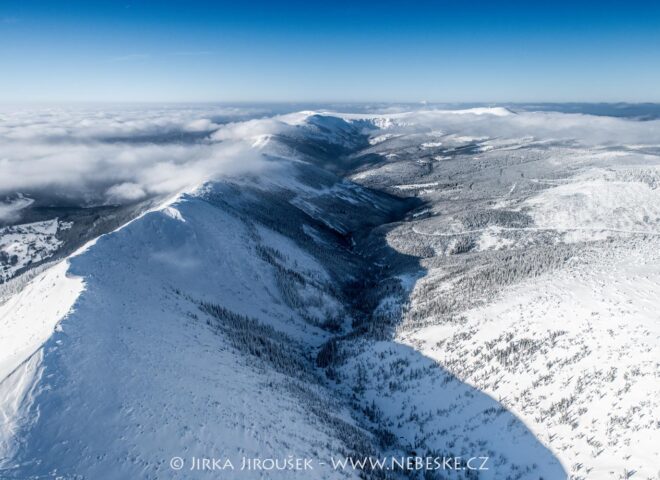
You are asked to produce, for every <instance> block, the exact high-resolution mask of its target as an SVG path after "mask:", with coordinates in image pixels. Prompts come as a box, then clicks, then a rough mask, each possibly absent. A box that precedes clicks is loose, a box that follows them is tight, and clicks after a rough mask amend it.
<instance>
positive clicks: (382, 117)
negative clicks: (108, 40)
mask: <svg viewBox="0 0 660 480" xmlns="http://www.w3.org/2000/svg"><path fill="white" fill-rule="evenodd" d="M160 113H161V116H159V115H158V114H155V113H153V112H151V113H148V112H147V113H145V114H141V113H140V112H135V111H131V112H111V113H108V114H107V115H98V116H96V117H95V118H90V119H87V120H86V121H85V120H84V115H83V116H82V118H81V116H80V115H79V114H72V113H69V114H67V115H66V116H64V117H63V119H62V122H61V124H62V125H64V126H65V127H61V128H60V127H57V128H56V127H55V124H56V123H57V122H56V119H57V117H56V116H51V117H50V118H51V120H49V121H50V122H52V125H51V127H52V128H46V129H43V130H41V131H40V130H39V129H38V128H37V127H36V126H32V125H30V124H29V121H28V120H26V119H29V116H26V115H23V116H21V115H13V116H10V119H11V121H10V122H7V121H6V118H5V123H4V124H2V128H0V133H2V134H3V135H4V136H3V138H2V141H3V142H4V143H5V144H6V145H8V146H10V147H12V148H8V149H7V150H6V151H7V152H8V153H7V154H8V155H9V156H10V157H11V158H10V159H9V161H10V162H19V161H21V162H25V163H24V164H23V165H22V167H21V168H23V169H24V170H23V171H24V172H28V171H29V170H30V169H31V168H33V167H38V166H39V162H38V161H37V160H34V164H32V165H31V164H30V162H32V161H33V160H31V159H30V158H27V157H26V156H25V153H24V151H23V150H21V142H23V141H24V140H23V139H28V140H27V141H29V142H32V143H34V144H36V145H38V148H39V149H40V151H39V153H40V154H44V152H45V151H46V150H47V152H46V153H48V155H51V157H50V158H52V159H56V158H58V157H57V154H58V148H59V147H58V146H57V145H58V142H60V144H61V143H62V142H64V143H65V144H66V143H67V142H68V141H69V140H68V139H70V138H74V139H75V140H76V141H75V142H71V146H70V148H71V150H70V152H72V153H75V154H76V155H79V156H80V159H81V160H82V161H84V162H87V161H91V162H92V165H95V166H96V168H97V169H99V171H105V169H108V168H109V166H111V158H112V157H113V155H119V156H120V158H121V159H122V162H124V166H127V165H128V166H129V167H130V166H133V167H135V168H137V170H135V171H136V172H138V174H137V175H133V174H132V173H131V172H133V170H131V168H125V169H124V170H122V172H123V173H122V175H124V176H121V175H120V176H119V177H116V178H113V179H112V180H111V181H110V180H108V181H107V182H106V181H105V179H102V178H100V177H98V176H97V175H92V174H84V175H79V170H77V169H76V168H71V169H69V170H70V172H69V173H67V174H66V175H70V177H69V178H61V179H60V180H61V181H62V182H64V183H66V184H69V183H71V182H72V181H73V182H74V183H76V182H78V187H77V190H80V192H85V193H84V195H88V192H89V188H90V187H91V186H93V185H98V184H99V182H100V184H102V185H103V188H102V189H101V190H99V192H100V195H99V197H98V198H97V199H96V200H97V201H109V200H110V199H114V200H116V199H117V198H120V197H121V198H122V199H124V200H126V201H128V199H130V198H132V197H134V196H137V197H140V198H142V196H144V195H147V196H148V195H161V196H162V197H161V200H160V203H159V206H158V207H156V208H152V210H151V211H149V212H147V213H145V214H144V215H142V216H140V217H138V218H136V219H135V220H134V221H132V222H131V223H129V224H127V225H125V226H124V227H123V228H119V229H117V230H114V231H112V232H109V233H108V234H107V235H104V236H102V237H101V238H99V239H98V240H97V241H96V242H94V243H92V244H89V245H88V246H87V247H86V248H85V249H83V250H81V251H79V252H77V253H76V254H74V255H73V256H71V257H70V258H68V259H66V260H60V261H58V262H54V264H53V266H49V265H44V267H43V268H44V271H39V270H38V269H33V270H30V271H28V274H25V275H26V276H25V277H19V278H18V279H15V280H14V281H13V282H14V283H11V282H10V283H8V284H7V285H8V286H7V287H5V289H4V290H0V302H1V303H0V332H1V333H0V378H2V379H3V380H2V381H1V382H2V383H0V393H1V395H0V409H1V413H2V415H0V422H1V424H0V469H1V470H0V476H6V477H8V478H14V479H24V478H40V476H56V474H59V475H62V476H63V477H64V478H75V476H76V475H81V476H84V477H85V478H94V479H103V478H113V479H114V478H169V477H170V476H171V475H172V474H173V473H174V472H172V471H171V470H170V467H169V465H168V461H169V459H170V458H171V457H173V456H181V457H185V458H189V457H190V456H193V455H194V456H199V457H203V456H213V455H216V456H217V455H219V453H218V452H222V455H221V456H225V457H227V456H229V457H239V456H242V455H247V456H262V457H269V456H285V455H288V454H291V455H296V456H301V457H313V458H316V459H327V458H328V457H330V456H331V455H339V456H340V455H344V454H347V453H354V454H355V453H357V454H362V453H365V452H368V453H369V454H373V455H376V456H379V455H384V454H391V455H409V454H410V452H415V454H422V455H426V454H441V455H442V454H444V455H461V456H467V457H469V456H472V455H476V456H482V455H486V456H488V457H490V465H489V467H490V469H489V470H488V471H482V472H479V474H480V476H479V478H483V479H489V478H492V479H505V478H519V479H538V478H540V477H542V478H545V479H546V480H547V479H552V480H554V479H559V478H564V477H565V476H566V474H569V475H570V476H571V477H572V478H574V479H581V478H589V479H596V480H598V479H605V478H612V479H615V478H622V476H625V475H629V476H630V475H633V476H632V478H637V477H639V478H653V475H656V474H657V468H656V466H657V465H658V463H659V458H658V451H657V447H655V445H657V444H658V443H660V438H658V433H657V432H658V428H657V421H658V419H657V412H658V407H659V406H658V400H657V399H658V398H660V391H659V388H658V382H657V378H656V375H657V358H658V352H657V344H658V337H659V336H660V332H659V330H658V322H657V321H658V314H657V312H658V311H660V301H659V300H658V299H659V298H660V270H659V269H658V261H659V260H660V258H658V252H660V197H659V196H658V191H659V189H658V187H659V186H660V173H659V172H660V156H659V155H660V150H659V148H658V145H659V144H660V137H659V135H660V134H659V133H658V132H660V125H659V124H658V123H659V122H658V121H647V122H639V121H634V120H627V119H615V118H610V117H591V116H586V115H580V114H571V115H569V114H562V113H553V112H545V113H533V112H515V111H512V110H510V109H505V108H494V109H489V108H477V109H469V110H463V111H445V110H443V111H433V110H418V111H413V112H401V113H396V114H383V113H374V114H364V113H360V114H356V113H352V114H337V113H332V112H322V114H317V113H316V112H311V111H305V112H299V113H293V114H291V113H289V114H283V115H279V116H274V117H270V118H264V119H252V120H245V121H243V119H238V121H237V119H236V118H234V119H233V120H234V122H232V123H227V124H224V123H223V122H220V121H219V120H218V119H217V118H215V117H213V116H212V115H210V114H208V113H207V112H206V111H204V112H200V111H198V110H184V111H172V110H165V111H164V112H160ZM234 113H235V112H234ZM163 116H164V118H162V117H163ZM19 120H20V121H19ZM81 122H82V123H81ZM44 132H45V133H44ZM159 132H166V133H168V134H172V132H175V133H176V135H180V134H181V135H183V136H182V137H180V138H183V139H184V140H183V141H181V142H179V143H175V144H174V145H173V146H172V144H171V143H164V144H163V143H159V142H161V139H160V136H159ZM181 132H183V133H181ZM191 134H192V135H193V136H192V137H189V135H191ZM198 134H199V135H200V136H199V137H197V135H198ZM52 138H57V142H54V141H52ZM108 138H110V139H111V140H108ZM127 138H128V139H131V141H133V140H135V141H136V142H137V143H136V144H135V145H133V144H129V143H130V142H127V140H126V139H127ZM177 138H179V137H177ZM191 138H192V139H191ZM90 139H91V140H90ZM187 142H190V143H187ZM97 147H98V148H99V150H98V151H97V150H95V148H97ZM31 148H37V147H34V146H33V147H31ZM67 148H69V147H67ZM187 149H190V150H187ZM187 151H188V152H192V156H191V161H190V162H189V163H187V162H186V160H185V158H186V152H187ZM16 152H19V153H16ZM20 152H23V153H20ZM172 154H174V155H175V160H174V161H173V162H172V163H171V164H170V162H168V161H167V160H165V159H166V158H168V155H172ZM12 155H15V157H12ZM161 155H162V156H161ZM40 158H43V155H42V157H40ZM170 158H171V157H170ZM241 158H245V159H246V161H245V162H243V163H242V164H241ZM237 162H238V164H236V163H237ZM235 164H236V165H235ZM164 165H167V168H165V171H166V172H168V174H169V175H171V176H174V177H176V178H174V179H172V181H170V180H169V179H167V178H165V177H163V176H161V173H162V172H163V168H164V167H163V166H164ZM69 170H67V171H69ZM156 170H159V171H160V172H161V173H159V176H158V178H156V179H154V178H150V177H149V173H150V172H154V171H156ZM329 171H330V172H332V173H328V172H329ZM34 178H36V180H35V181H38V176H36V177H34ZM206 180H210V181H209V182H207V181H206ZM3 181H5V182H7V181H8V180H6V179H4V180H3ZM85 182H91V183H90V184H89V185H87V184H85ZM35 185H36V184H35ZM35 185H27V184H26V183H25V182H23V183H21V184H20V185H16V186H15V192H19V190H18V189H19V188H20V189H23V190H24V189H25V188H36V186H35ZM5 188H8V187H7V185H5ZM369 189H372V190H369ZM35 192H36V190H35ZM181 192H183V193H181ZM379 192H380V193H379ZM20 193H21V195H22V194H23V193H24V192H20ZM28 193H29V192H28ZM32 193H33V196H36V195H35V194H34V192H32ZM386 194H391V195H393V196H394V197H389V196H387V195H386ZM81 195H82V193H81ZM168 195H174V197H169V198H168V199H167V200H166V201H165V200H163V199H164V198H165V197H166V196H168ZM137 197H135V198H137ZM395 197H417V198H418V200H419V201H418V202H417V204H415V205H413V204H412V203H410V204H408V205H410V206H409V207H408V208H412V210H411V211H409V212H408V214H407V215H406V216H405V218H403V219H402V221H400V222H397V223H393V224H390V225H388V226H387V227H386V228H382V227H381V228H375V229H374V227H378V226H379V225H383V224H386V223H388V222H390V221H391V218H392V211H394V210H395V209H397V208H402V207H401V205H400V204H399V203H397V202H400V201H399V200H397V199H396V198H395ZM17 198H21V199H22V198H27V197H22V196H21V197H17ZM85 198H88V197H85ZM135 198H133V200H135ZM133 200H131V201H133ZM23 203H25V204H26V205H21V208H22V209H23V208H25V209H29V208H31V207H30V205H28V204H27V203H26V202H23ZM11 214H12V218H14V220H12V221H13V224H12V225H10V226H6V227H4V228H3V229H2V231H1V232H2V233H1V236H0V250H1V251H3V252H5V255H9V254H11V255H14V256H15V258H16V261H15V262H14V264H13V266H9V267H5V269H4V270H3V274H4V275H5V277H6V278H10V277H11V276H13V275H14V274H15V273H16V272H18V270H19V269H20V268H24V267H25V266H29V265H30V263H29V262H34V263H35V264H36V263H39V262H41V261H44V260H47V259H49V258H55V257H53V256H54V255H56V253H57V251H58V249H59V248H61V244H60V243H58V242H60V241H61V240H60V239H59V238H60V237H58V232H60V231H61V230H62V229H67V228H71V226H70V225H68V224H67V223H63V222H61V221H58V219H57V218H52V219H49V220H46V221H43V222H37V223H24V224H21V223H20V221H16V220H15V215H18V214H20V212H19V213H16V212H13V211H12V213H11ZM372 230H373V231H372ZM370 231H371V234H370V235H368V234H369V232H370ZM60 235H61V232H60ZM3 265H5V264H3ZM6 265H8V264H6ZM12 269H13V270H12ZM30 272H34V273H33V274H32V275H30ZM367 274H368V275H370V280H371V283H367V285H366V286H364V287H362V286H360V285H362V283H360V282H361V281H362V280H363V278H362V277H363V276H365V275H367ZM21 278H23V280H21ZM352 296H355V297H356V298H353V297H352ZM203 302H207V304H213V305H216V306H220V307H222V308H224V309H226V311H228V312H231V315H229V314H226V313H224V314H222V315H221V316H220V317H214V316H213V315H211V314H209V311H208V310H204V309H203V308H202V306H203V305H204V303H203ZM367 309H368V315H369V317H368V318H369V323H368V325H369V328H367V329H365V330H355V331H354V332H353V333H354V334H353V335H347V333H349V332H350V330H351V328H352V325H355V324H356V321H357V320H360V318H362V317H361V315H364V314H365V310H367ZM223 315H224V316H223ZM232 315H233V316H232ZM241 316H245V318H246V319H248V320H245V319H243V317H241ZM360 321H363V320H360ZM245 322H247V323H245ZM250 322H254V323H250ZM358 323H359V322H358ZM264 326H268V328H266V327H264ZM271 327H272V329H270V328H271ZM333 339H334V340H333ZM331 341H336V342H337V343H336V345H337V346H336V348H337V352H339V353H337V354H336V355H335V357H336V358H334V360H333V362H334V363H331V364H330V366H329V367H328V366H326V365H325V364H323V365H322V366H319V365H321V364H320V363H319V362H317V361H316V356H317V355H318V353H319V352H320V351H323V349H324V347H326V346H327V345H328V342H331ZM255 345H257V347H255ZM384 439H387V441H386V442H384ZM197 473H199V474H200V476H201V475H203V472H197ZM223 473H224V474H225V475H226V477H227V478H254V477H246V476H245V475H241V473H240V472H233V473H229V472H223ZM442 473H443V475H446V476H447V477H448V478H462V476H463V472H460V471H459V472H442ZM292 475H294V474H292V473H291V472H262V473H261V474H260V476H259V477H258V478H291V477H292ZM358 475H359V472H357V471H353V470H345V471H342V472H337V471H332V470H331V469H329V467H327V466H325V467H319V468H318V469H317V470H315V471H314V472H302V473H300V474H298V477H296V478H343V477H344V476H349V477H350V476H358ZM395 476H396V475H395ZM3 478H4V477H3ZM182 478H183V477H182ZM186 478H187V477H186Z"/></svg>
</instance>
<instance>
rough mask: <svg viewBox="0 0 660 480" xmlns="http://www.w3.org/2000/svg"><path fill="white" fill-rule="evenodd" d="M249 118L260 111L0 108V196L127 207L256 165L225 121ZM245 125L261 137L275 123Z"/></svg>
mask: <svg viewBox="0 0 660 480" xmlns="http://www.w3.org/2000/svg"><path fill="white" fill-rule="evenodd" d="M253 115H257V116H259V115H263V112H260V111H257V110H249V109H246V110H237V109H224V110H223V109H208V110H205V109H198V108H197V109H182V108H176V109H154V108H145V109H130V110H129V109H127V110H121V109H116V108H115V109H112V110H92V109H84V110H82V109H78V110H76V109H47V110H32V111H28V110H22V111H0V198H2V197H1V196H7V195H15V194H16V193H19V192H20V193H22V194H25V195H28V196H30V195H35V196H43V195H48V196H50V197H56V198H61V199H65V200H66V199H69V200H71V201H75V202H77V203H82V204H104V203H127V202H134V201H139V200H142V199H145V198H148V197H152V196H155V195H163V194H169V193H172V192H176V191H178V190H181V189H184V188H186V187H188V186H191V185H195V184H198V183H200V182H203V181H205V180H208V179H212V178H214V177H217V176H218V175H223V174H234V173H240V172H242V171H247V170H255V169H258V168H262V167H263V163H264V162H263V158H262V156H261V153H260V151H259V150H258V149H255V148H253V147H252V141H251V137H252V135H249V133H250V132H249V131H245V130H242V129H240V128H237V127H235V125H234V124H233V123H227V121H229V120H242V119H245V118H249V117H250V116H253ZM240 124H241V123H238V125H240ZM248 124H250V125H252V127H251V128H253V129H254V131H257V132H261V133H269V132H270V131H271V130H272V129H275V128H276V126H277V122H273V121H272V120H268V119H264V120H253V121H252V122H248ZM248 130H249V129H248ZM223 131H224V132H225V133H219V132H223ZM23 203H24V202H23ZM19 204H20V205H19ZM22 205H23V204H22V203H21V202H18V203H17V201H16V199H14V200H12V201H9V200H6V201H4V203H2V205H0V215H2V217H4V219H8V218H10V213H9V212H10V211H11V212H15V211H16V210H17V209H18V208H19V207H21V206H22ZM3 212H4V213H3ZM11 215H14V214H13V213H12V214H11Z"/></svg>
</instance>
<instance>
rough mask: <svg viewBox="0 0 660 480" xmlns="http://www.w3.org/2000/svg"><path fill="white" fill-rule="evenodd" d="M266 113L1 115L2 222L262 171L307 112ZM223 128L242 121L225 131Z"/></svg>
mask: <svg viewBox="0 0 660 480" xmlns="http://www.w3.org/2000/svg"><path fill="white" fill-rule="evenodd" d="M264 113H265V111H264V110H261V111H260V110H257V109H255V108H245V109H239V108H229V107H217V108H216V107H212V106H209V107H180V106H177V107H169V108H168V107H158V106H147V107H142V108H137V107H127V108H121V107H109V106H101V107H98V108H96V109H93V108H91V107H86V108H47V109H38V110H0V200H1V199H2V197H3V196H6V195H9V194H11V195H14V201H13V202H11V203H8V202H5V203H0V219H5V220H7V219H10V218H13V217H14V216H15V215H16V214H17V212H18V211H19V210H20V209H21V208H24V207H25V205H24V202H23V203H21V202H18V203H16V197H15V194H16V193H19V192H20V193H24V194H26V195H28V196H30V195H39V194H47V195H51V196H54V197H58V198H65V199H71V200H75V201H78V202H81V203H89V204H101V203H127V202H133V201H138V200H141V199H145V198H149V197H152V196H155V195H165V194H170V193H173V192H176V191H179V190H182V189H185V188H186V187H189V186H193V185H197V184H199V183H201V182H203V181H206V180H210V179H213V178H216V177H217V176H219V175H225V174H238V173H241V172H245V171H255V170H258V169H260V168H263V166H264V165H265V164H266V162H265V161H264V159H263V156H262V153H263V152H262V150H261V147H262V146H263V145H264V141H263V139H264V138H269V137H270V136H272V135H276V134H283V133H284V134H286V133H288V132H291V131H292V130H293V129H295V128H298V127H297V126H300V125H301V124H302V123H305V119H306V118H307V117H308V116H309V115H311V114H313V113H314V112H300V113H297V114H295V113H294V114H288V115H283V116H280V117H269V118H260V119H250V118H251V117H256V116H262V117H263V115H264ZM457 113H461V114H457ZM329 114H332V113H329ZM332 115H337V116H340V117H343V118H345V119H347V120H353V119H354V120H358V119H359V120H360V121H361V122H364V120H369V121H370V123H372V124H374V125H377V126H379V127H381V128H383V129H384V131H383V132H380V133H381V134H382V133H387V132H393V133H396V132H397V131H402V132H403V131H406V132H410V131H413V132H420V133H422V132H437V133H439V134H459V135H466V136H471V137H480V138H482V137H489V138H494V137H498V138H520V137H534V138H538V139H542V140H544V139H547V140H550V139H557V140H561V141H566V140H575V141H578V142H581V143H586V144H593V145H601V146H602V145H609V144H616V145H624V144H625V145H634V146H639V145H658V144H660V121H647V122H640V121H634V120H626V119H620V118H612V117H596V116H590V115H581V114H564V113H553V112H545V113H530V112H525V113H520V114H514V113H511V112H509V111H506V110H505V109H501V108H499V109H494V110H489V109H485V108H480V109H472V110H467V111H462V112H455V111H454V112H451V111H438V110H418V111H415V112H407V113H405V112H404V113H387V114H380V115H378V114H332ZM221 119H222V120H221ZM228 119H239V120H241V121H235V122H233V123H227V120H228ZM246 119H247V120H246ZM329 125H332V123H330V124H329ZM329 128H333V127H332V126H330V127H329ZM372 133H373V132H372ZM330 135H332V132H330Z"/></svg>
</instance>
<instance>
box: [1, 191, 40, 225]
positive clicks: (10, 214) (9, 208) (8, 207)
mask: <svg viewBox="0 0 660 480" xmlns="http://www.w3.org/2000/svg"><path fill="white" fill-rule="evenodd" d="M33 203H34V200H33V199H31V198H25V197H24V196H23V195H20V194H19V195H17V196H16V198H11V199H10V198H7V199H5V200H4V201H0V221H3V222H11V221H14V220H16V219H18V218H19V217H20V213H21V210H23V209H25V208H27V207H29V206H30V205H32V204H33Z"/></svg>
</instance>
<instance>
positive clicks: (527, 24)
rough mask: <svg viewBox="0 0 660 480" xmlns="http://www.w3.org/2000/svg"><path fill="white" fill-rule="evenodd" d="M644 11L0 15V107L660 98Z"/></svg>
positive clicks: (191, 8)
mask: <svg viewBox="0 0 660 480" xmlns="http://www.w3.org/2000/svg"><path fill="white" fill-rule="evenodd" d="M658 25H660V4H658V3H657V2H644V1H629V2H622V1H608V2H593V1H578V2H561V3H557V2H548V1H542V2H534V3H533V4H530V3H528V2H518V1H510V2H504V3H502V2H500V3H499V4H497V5H495V4H494V3H492V2H483V1H477V2H470V3H469V4H468V3H467V2H464V3H456V2H447V1H440V2H427V1H423V2H416V3H415V4H414V5H409V4H407V3H404V2H401V1H385V2H373V1H364V2H360V3H359V4H355V3H354V2H353V3H351V2H346V1H339V2H332V3H331V4H324V5H319V4H314V3H306V2H301V1H288V2H279V3H278V4H274V3H272V2H262V1H257V2H250V3H249V4H247V3H246V4H242V5H236V4H235V3H231V4H230V3H229V2H226V1H219V2H205V1H192V2H181V1H163V2H150V1H146V2H129V3H121V4H119V3H117V2H109V1H98V2H83V1H80V0H69V1H60V2H54V1H44V0H27V1H20V2H19V1H16V0H9V1H6V2H3V5H2V6H0V45H2V47H0V62H1V64H2V65H3V71H4V72H5V74H4V75H2V76H0V102H3V103H5V102H74V101H75V102H94V101H105V102H141V101H143V102H155V101H163V102H206V101H214V102H215V101H222V102H238V101H242V102H263V101H270V102H287V101H294V102H374V101H379V102H419V101H429V102H660V89H658V88H657V85H659V84H660V61H659V60H660V54H659V53H658V52H660V29H659V28H658Z"/></svg>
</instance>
